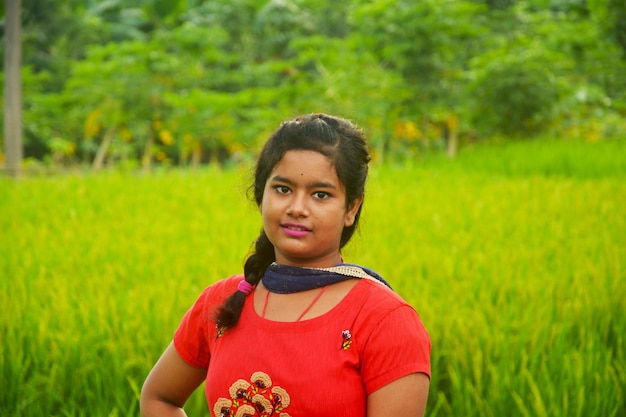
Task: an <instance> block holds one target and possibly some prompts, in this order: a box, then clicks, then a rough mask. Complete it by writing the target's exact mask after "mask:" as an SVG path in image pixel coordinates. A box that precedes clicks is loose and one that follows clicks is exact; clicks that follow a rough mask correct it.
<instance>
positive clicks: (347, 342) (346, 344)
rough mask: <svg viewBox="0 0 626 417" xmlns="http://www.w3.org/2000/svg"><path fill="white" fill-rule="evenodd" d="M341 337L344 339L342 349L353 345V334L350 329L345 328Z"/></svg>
mask: <svg viewBox="0 0 626 417" xmlns="http://www.w3.org/2000/svg"><path fill="white" fill-rule="evenodd" d="M341 338H342V339H343V342H342V343H341V349H343V350H348V349H350V346H352V335H351V334H350V330H344V331H343V332H341Z"/></svg>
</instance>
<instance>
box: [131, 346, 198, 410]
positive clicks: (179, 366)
mask: <svg viewBox="0 0 626 417" xmlns="http://www.w3.org/2000/svg"><path fill="white" fill-rule="evenodd" d="M206 372H207V370H206V369H201V368H194V367H193V366H191V365H189V364H188V363H187V362H185V361H184V360H183V359H182V358H181V357H180V355H179V354H178V352H177V351H176V348H175V347H174V344H173V343H170V345H169V346H168V347H167V349H165V352H163V355H161V358H159V360H158V361H157V363H156V364H155V365H154V368H152V370H151V371H150V374H148V377H147V378H146V381H145V382H144V384H143V388H142V389H141V401H140V408H141V415H142V416H143V417H169V416H171V417H174V416H176V417H181V416H186V414H185V411H184V410H183V405H184V404H185V402H186V401H187V399H188V398H189V396H190V395H191V394H192V393H193V392H194V391H195V389H196V388H198V386H199V385H200V384H202V382H203V381H204V380H205V379H206Z"/></svg>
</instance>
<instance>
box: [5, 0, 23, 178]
mask: <svg viewBox="0 0 626 417" xmlns="http://www.w3.org/2000/svg"><path fill="white" fill-rule="evenodd" d="M20 8H21V0H12V1H8V2H6V4H5V16H6V29H5V38H4V39H5V50H4V147H5V153H6V171H7V174H8V175H9V176H13V177H19V176H20V174H21V165H22V159H23V152H24V151H23V149H22V78H21V74H20V71H21V67H22V48H21V13H20Z"/></svg>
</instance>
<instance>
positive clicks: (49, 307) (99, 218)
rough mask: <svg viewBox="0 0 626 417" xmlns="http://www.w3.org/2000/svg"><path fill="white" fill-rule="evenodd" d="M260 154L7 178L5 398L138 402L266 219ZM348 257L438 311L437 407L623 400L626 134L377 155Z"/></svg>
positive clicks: (454, 415) (588, 416)
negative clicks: (190, 313) (185, 318)
mask: <svg viewBox="0 0 626 417" xmlns="http://www.w3.org/2000/svg"><path fill="white" fill-rule="evenodd" d="M249 170H250V167H236V168H235V167H231V168H223V169H217V168H204V169H201V170H198V171H193V170H182V169H181V170H163V171H158V172H153V173H150V174H142V173H137V172H101V173H98V174H93V173H91V174H90V173H75V174H67V173H66V174H57V175H54V176H38V177H33V176H30V177H25V178H23V179H21V180H20V181H13V180H9V179H7V178H4V177H2V178H0V340H1V342H2V344H1V348H0V349H1V350H0V416H7V417H8V416H11V417H19V416H24V417H26V416H28V417H31V416H32V417H42V416H67V417H69V416H89V417H114V416H138V415H139V408H138V397H139V391H140V389H141V385H142V382H143V379H144V378H145V376H146V374H147V372H148V371H149V369H150V368H151V366H152V365H153V363H154V362H155V361H156V359H157V358H158V356H159V355H160V353H161V351H162V350H163V349H164V348H165V346H166V345H167V344H168V342H169V341H170V340H171V337H172V333H173V332H174V330H175V328H176V326H177V325H178V322H179V320H180V319H181V317H182V315H183V314H184V312H185V311H186V310H187V308H188V307H189V306H190V305H191V303H193V301H194V300H195V298H196V296H197V295H198V294H199V293H200V291H201V290H202V289H203V288H204V287H205V286H207V285H209V284H211V283H212V282H214V281H216V280H218V279H221V278H223V277H225V276H227V275H230V274H232V273H235V272H240V271H241V266H242V264H243V260H244V259H245V256H246V255H247V253H248V251H249V249H250V244H251V242H252V241H253V239H254V238H255V237H256V235H257V234H258V231H259V229H260V216H259V214H258V213H257V211H256V209H255V207H254V206H253V204H252V203H250V202H249V201H248V200H247V198H246V188H247V185H248V180H249ZM344 258H345V259H346V261H349V262H357V263H362V264H364V265H367V266H369V267H371V268H373V269H375V270H377V271H378V272H380V273H381V274H382V275H383V276H385V277H386V278H387V280H388V281H390V283H391V284H392V285H393V286H394V288H395V289H396V291H397V292H399V293H400V294H401V295H402V296H403V297H404V298H405V299H407V300H408V301H409V302H410V303H411V304H412V305H414V306H415V308H416V309H417V311H418V312H419V314H420V316H421V318H422V320H423V321H424V323H425V325H426V327H427V328H428V330H429V333H430V335H431V338H432V341H433V352H432V372H433V378H432V382H431V390H430V397H429V402H428V406H427V411H426V415H427V416H438V417H441V416H450V417H460V416H464V417H471V416H487V417H489V416H491V417H499V416H522V417H530V416H538V417H543V416H545V417H547V416H550V417H576V416H585V417H594V416H596V417H619V416H626V342H625V338H626V141H624V140H622V141H600V142H596V143H584V142H577V141H568V142H562V141H561V142H556V141H544V142H539V141H536V142H525V143H520V142H511V143H508V144H494V145H489V146H481V147H468V148H465V149H463V150H462V152H461V153H460V154H459V156H458V157H457V158H456V159H455V160H448V159H446V158H444V157H435V156H427V157H422V158H421V159H419V160H415V161H411V162H405V163H402V164H399V163H398V164H391V163H389V162H388V163H386V164H378V165H374V166H373V167H372V174H371V176H370V182H369V183H368V188H367V194H366V198H365V206H364V211H363V222H362V224H361V229H360V232H359V233H357V234H356V235H355V237H354V238H353V241H352V242H351V243H350V244H349V245H348V247H347V248H346V250H345V251H344ZM262 348H263V347H262V346H259V349H262ZM201 391H202V390H200V391H199V392H196V393H195V394H194V396H193V397H192V398H191V399H190V401H189V403H188V406H187V407H186V408H187V412H188V414H189V415H190V416H208V415H209V411H208V409H207V407H206V404H205V402H204V398H203V392H201Z"/></svg>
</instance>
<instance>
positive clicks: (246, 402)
mask: <svg viewBox="0 0 626 417" xmlns="http://www.w3.org/2000/svg"><path fill="white" fill-rule="evenodd" d="M228 394H229V395H230V398H219V399H218V400H217V401H216V402H215V405H214V406H213V415H214V416H215V417H256V416H258V417H270V416H277V417H290V416H289V414H287V413H285V412H284V410H285V409H286V408H287V407H289V403H290V402H291V398H290V397H289V394H288V393H287V391H285V390H284V389H283V388H281V387H278V386H276V387H273V386H272V379H271V378H270V376H269V375H267V374H266V373H264V372H255V373H253V374H252V376H251V377H250V381H249V382H248V381H246V380H243V379H238V380H237V381H235V382H234V383H233V384H232V385H231V386H230V388H229V389H228Z"/></svg>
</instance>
